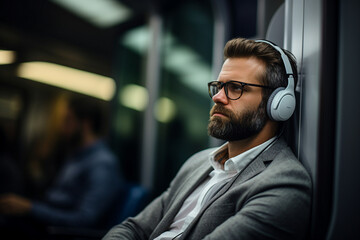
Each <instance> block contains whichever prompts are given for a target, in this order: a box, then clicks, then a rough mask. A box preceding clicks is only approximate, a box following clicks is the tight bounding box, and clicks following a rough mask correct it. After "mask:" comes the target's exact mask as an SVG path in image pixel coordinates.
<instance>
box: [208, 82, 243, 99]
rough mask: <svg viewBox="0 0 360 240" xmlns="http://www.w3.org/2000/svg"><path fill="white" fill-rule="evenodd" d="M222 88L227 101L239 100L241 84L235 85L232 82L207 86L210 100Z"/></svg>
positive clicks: (213, 83)
mask: <svg viewBox="0 0 360 240" xmlns="http://www.w3.org/2000/svg"><path fill="white" fill-rule="evenodd" d="M223 87H224V88H225V94H226V96H227V97H228V98H229V99H233V100H236V99H238V98H240V97H241V95H242V89H243V86H242V85H241V84H237V83H233V82H227V83H221V82H212V83H211V84H210V85H209V93H210V97H211V98H212V97H214V96H215V95H216V94H218V93H219V91H220V90H221V88H223Z"/></svg>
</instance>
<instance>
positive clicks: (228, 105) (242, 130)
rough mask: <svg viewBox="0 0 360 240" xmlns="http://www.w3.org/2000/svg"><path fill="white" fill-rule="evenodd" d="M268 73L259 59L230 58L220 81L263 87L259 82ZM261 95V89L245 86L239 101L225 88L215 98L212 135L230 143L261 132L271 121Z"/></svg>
mask: <svg viewBox="0 0 360 240" xmlns="http://www.w3.org/2000/svg"><path fill="white" fill-rule="evenodd" d="M264 71H265V64H264V63H263V62H261V61H260V60H258V59H256V58H245V57H244V58H230V59H227V60H226V61H225V62H224V64H223V67H222V69H221V72H220V74H219V78H218V81H220V82H224V83H225V82H228V81H230V80H233V81H240V82H244V83H252V84H261V83H260V82H259V80H258V79H259V77H260V75H261V74H262V73H263V72H264ZM261 92H262V89H261V88H259V87H253V86H245V87H244V91H243V93H242V96H241V97H240V98H239V99H237V100H230V99H228V98H227V97H226V94H225V91H224V88H223V89H221V90H220V91H219V93H218V94H216V95H215V96H214V97H213V101H214V103H215V105H214V106H213V107H212V109H211V111H210V120H209V125H208V132H209V134H210V135H211V136H213V137H216V138H219V139H223V140H226V141H236V140H242V139H246V138H249V137H251V136H254V135H256V134H257V133H259V132H260V131H261V130H262V128H263V127H264V125H265V123H266V121H267V119H268V118H267V115H266V104H265V103H263V102H262V94H261Z"/></svg>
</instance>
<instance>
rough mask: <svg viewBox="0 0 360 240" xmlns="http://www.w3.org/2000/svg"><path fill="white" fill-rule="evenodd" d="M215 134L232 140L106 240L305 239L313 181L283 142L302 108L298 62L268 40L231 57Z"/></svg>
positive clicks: (215, 86) (218, 95)
mask: <svg viewBox="0 0 360 240" xmlns="http://www.w3.org/2000/svg"><path fill="white" fill-rule="evenodd" d="M224 56H225V61H224V64H223V67H222V69H221V72H220V74H219V77H218V79H217V80H216V81H212V82H210V83H209V84H208V87H209V94H210V97H211V98H212V100H213V102H214V106H213V107H212V109H211V111H210V120H209V126H208V132H209V134H210V135H211V136H213V137H215V138H219V139H222V140H225V141H226V143H225V144H224V145H223V146H221V147H219V148H212V149H207V150H204V151H201V152H199V153H197V154H195V155H193V156H192V157H191V158H190V159H188V160H187V161H186V162H185V164H184V165H183V166H182V168H181V169H180V171H179V172H178V174H177V175H176V177H175V178H174V179H173V181H172V182H171V184H170V186H169V188H168V189H167V190H166V191H165V192H164V193H163V194H162V195H160V196H159V197H158V198H156V199H155V200H154V201H153V202H152V203H150V204H149V205H148V206H147V207H146V208H145V209H144V210H143V211H142V212H141V213H140V214H138V215H137V216H136V217H133V218H129V219H127V220H125V221H124V222H122V223H121V224H119V225H117V226H115V227H113V228H112V230H110V231H109V232H108V234H107V235H106V236H105V237H104V239H106V240H109V239H113V240H115V239H157V240H164V239H194V240H198V239H222V240H226V239H229V240H230V239H246V240H249V239H262V240H264V239H292V240H293V239H306V234H307V232H308V228H309V222H310V208H311V179H310V177H309V175H308V173H307V171H306V170H305V169H304V167H303V166H302V165H301V163H300V162H299V161H298V160H297V158H296V157H295V156H294V154H293V153H292V151H291V150H290V148H289V147H288V146H287V144H286V143H285V141H284V140H283V139H282V138H281V133H282V125H283V122H284V121H286V120H287V119H289V118H290V116H291V115H292V113H293V111H294V108H295V94H294V86H295V83H296V80H297V71H296V62H295V60H294V57H293V56H292V55H291V53H289V52H288V51H286V50H283V49H281V48H279V47H278V46H276V45H274V44H273V43H271V42H268V41H264V40H258V41H254V40H247V39H242V38H237V39H233V40H230V41H229V42H228V43H227V44H226V46H225V49H224Z"/></svg>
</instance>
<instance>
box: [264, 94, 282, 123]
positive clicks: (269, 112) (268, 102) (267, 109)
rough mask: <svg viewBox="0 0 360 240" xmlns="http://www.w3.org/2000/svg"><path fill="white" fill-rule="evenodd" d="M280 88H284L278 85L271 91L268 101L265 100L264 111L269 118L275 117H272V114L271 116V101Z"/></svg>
mask: <svg viewBox="0 0 360 240" xmlns="http://www.w3.org/2000/svg"><path fill="white" fill-rule="evenodd" d="M282 90H285V88H284V87H279V88H277V89H275V90H274V91H273V92H272V93H271V95H270V97H269V99H268V101H267V104H266V112H267V114H268V116H269V118H270V119H271V120H273V121H276V119H274V118H273V116H272V112H271V111H272V109H271V106H272V103H273V101H274V98H275V96H276V94H277V93H278V92H280V91H282Z"/></svg>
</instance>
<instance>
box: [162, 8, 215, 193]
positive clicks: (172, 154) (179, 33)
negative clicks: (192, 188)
mask: <svg viewBox="0 0 360 240" xmlns="http://www.w3.org/2000/svg"><path fill="white" fill-rule="evenodd" d="M212 39H213V19H212V10H211V5H210V3H209V4H204V3H203V2H202V3H200V2H199V1H189V2H187V3H185V4H182V5H181V6H180V7H179V8H176V9H174V10H173V11H171V12H168V13H167V14H166V15H165V16H164V31H163V36H162V42H163V46H162V49H163V52H162V59H161V60H162V61H161V83H160V89H159V99H158V104H159V105H158V106H159V109H158V111H157V112H156V113H157V115H156V116H157V118H158V125H159V126H158V131H159V134H158V136H157V146H156V147H157V158H156V163H155V164H156V167H155V170H156V171H155V172H156V174H155V184H156V186H157V188H159V189H164V188H166V187H167V185H168V181H164V178H166V179H168V180H171V179H172V178H173V177H174V176H175V173H176V172H177V171H178V169H179V168H180V166H181V165H182V163H183V162H184V161H185V160H186V159H187V158H188V157H189V156H190V155H192V154H194V153H195V152H197V151H199V150H201V149H204V148H205V147H206V146H207V145H208V141H209V138H208V136H207V130H206V129H207V123H208V117H209V107H210V103H209V97H208V93H207V90H206V84H207V82H209V81H210V80H212V79H211V77H212V75H211V74H212V72H211V67H212V61H211V60H212V48H213V47H212V44H213V43H212ZM168 108H169V109H168ZM169 110H171V111H169Z"/></svg>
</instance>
